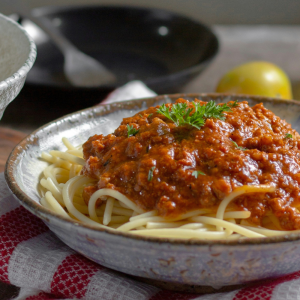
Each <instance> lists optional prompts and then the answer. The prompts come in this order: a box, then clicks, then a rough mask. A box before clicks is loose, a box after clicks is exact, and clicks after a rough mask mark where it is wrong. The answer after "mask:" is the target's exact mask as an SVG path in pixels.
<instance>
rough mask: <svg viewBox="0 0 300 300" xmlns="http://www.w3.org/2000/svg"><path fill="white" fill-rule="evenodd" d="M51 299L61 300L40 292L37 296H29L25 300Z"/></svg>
mask: <svg viewBox="0 0 300 300" xmlns="http://www.w3.org/2000/svg"><path fill="white" fill-rule="evenodd" d="M53 299H62V298H61V297H59V298H58V297H56V296H54V295H51V294H47V293H44V292H41V293H39V294H37V295H34V296H29V297H27V298H26V299H25V300H53ZM63 299H65V298H63Z"/></svg>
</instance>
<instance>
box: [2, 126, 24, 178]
mask: <svg viewBox="0 0 300 300" xmlns="http://www.w3.org/2000/svg"><path fill="white" fill-rule="evenodd" d="M26 135H27V134H26V133H24V132H21V131H17V130H13V129H10V128H7V127H1V126H0V173H1V172H3V171H4V168H5V163H6V160H7V158H8V156H9V154H10V152H11V151H12V149H13V148H14V147H15V146H16V145H17V144H18V143H19V142H20V141H21V140H22V139H23V138H24V137H25V136H26Z"/></svg>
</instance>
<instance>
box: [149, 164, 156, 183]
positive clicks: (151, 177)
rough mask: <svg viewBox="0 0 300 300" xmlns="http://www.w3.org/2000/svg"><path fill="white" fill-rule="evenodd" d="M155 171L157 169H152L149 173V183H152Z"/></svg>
mask: <svg viewBox="0 0 300 300" xmlns="http://www.w3.org/2000/svg"><path fill="white" fill-rule="evenodd" d="M154 170H155V167H151V168H150V170H149V172H148V181H152V179H153V171H154Z"/></svg>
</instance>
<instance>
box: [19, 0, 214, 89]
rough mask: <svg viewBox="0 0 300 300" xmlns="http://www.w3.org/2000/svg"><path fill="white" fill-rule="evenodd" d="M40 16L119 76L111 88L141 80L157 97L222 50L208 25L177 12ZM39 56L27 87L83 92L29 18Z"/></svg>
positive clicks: (46, 10) (53, 10) (96, 9)
mask: <svg viewBox="0 0 300 300" xmlns="http://www.w3.org/2000/svg"><path fill="white" fill-rule="evenodd" d="M33 13H34V14H35V15H36V16H39V17H42V18H48V19H49V20H51V21H52V22H53V24H54V26H57V28H58V29H59V31H61V32H62V33H63V34H64V35H65V36H66V37H67V38H68V39H69V40H70V41H71V42H72V43H74V44H75V45H76V46H77V47H78V48H79V49H80V50H82V51H83V52H85V53H87V54H88V55H90V56H92V57H94V58H96V59H98V60H99V61H100V62H102V63H103V64H104V65H105V66H107V68H108V69H109V70H111V71H112V72H113V73H115V74H116V75H117V77H118V81H117V82H116V84H114V85H108V86H102V87H100V88H97V89H98V90H99V89H102V90H108V91H109V90H112V89H114V88H116V87H118V86H120V85H123V84H125V83H126V82H128V81H130V80H134V79H139V80H142V81H143V82H145V83H146V84H147V85H148V86H149V87H150V88H151V89H153V90H154V91H155V92H157V93H170V92H177V91H178V90H179V89H180V87H181V86H183V85H184V84H186V83H187V82H188V81H189V80H191V79H192V78H193V77H195V76H197V75H198V74H199V73H200V72H202V71H203V70H204V69H205V67H206V66H207V65H208V64H209V62H210V61H211V60H212V59H213V58H214V57H215V55H216V54H217V51H218V40H217V38H216V36H215V35H214V33H213V32H212V31H211V30H210V29H209V28H208V27H206V26H205V25H203V24H201V23H199V22H197V21H194V20H192V19H189V18H187V17H184V16H180V15H177V14H174V13H172V12H168V11H163V10H158V9H150V8H136V7H122V6H121V7H120V6H110V7H108V6H80V7H78V6H76V7H43V8H39V9H35V10H34V12H33ZM21 23H22V25H23V26H24V27H25V28H26V29H27V30H28V31H29V32H30V33H31V34H32V36H33V39H34V40H35V42H36V44H37V49H38V56H37V60H36V63H35V65H34V67H33V68H32V70H31V72H30V73H29V74H28V78H27V85H31V86H39V87H52V88H53V87H55V88H58V89H67V90H68V89H69V90H79V89H83V88H78V87H73V86H71V85H70V84H69V82H68V81H67V79H66V77H65V76H64V73H63V55H62V54H61V53H60V51H59V50H58V49H57V48H56V46H55V45H54V44H53V43H52V41H51V40H50V39H49V38H48V37H47V36H46V35H45V34H44V33H43V32H41V31H40V30H39V29H38V28H36V27H34V25H33V24H32V23H30V22H29V21H28V20H26V19H23V20H22V22H21Z"/></svg>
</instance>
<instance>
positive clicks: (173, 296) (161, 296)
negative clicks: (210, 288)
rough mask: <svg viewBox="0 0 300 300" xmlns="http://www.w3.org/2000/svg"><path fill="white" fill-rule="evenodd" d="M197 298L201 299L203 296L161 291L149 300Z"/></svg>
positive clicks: (186, 299)
mask: <svg viewBox="0 0 300 300" xmlns="http://www.w3.org/2000/svg"><path fill="white" fill-rule="evenodd" d="M197 297H201V295H199V294H187V293H177V292H172V291H168V290H162V291H159V292H158V293H157V294H155V295H153V296H152V297H151V298H150V299H149V300H192V299H195V298H197Z"/></svg>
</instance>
